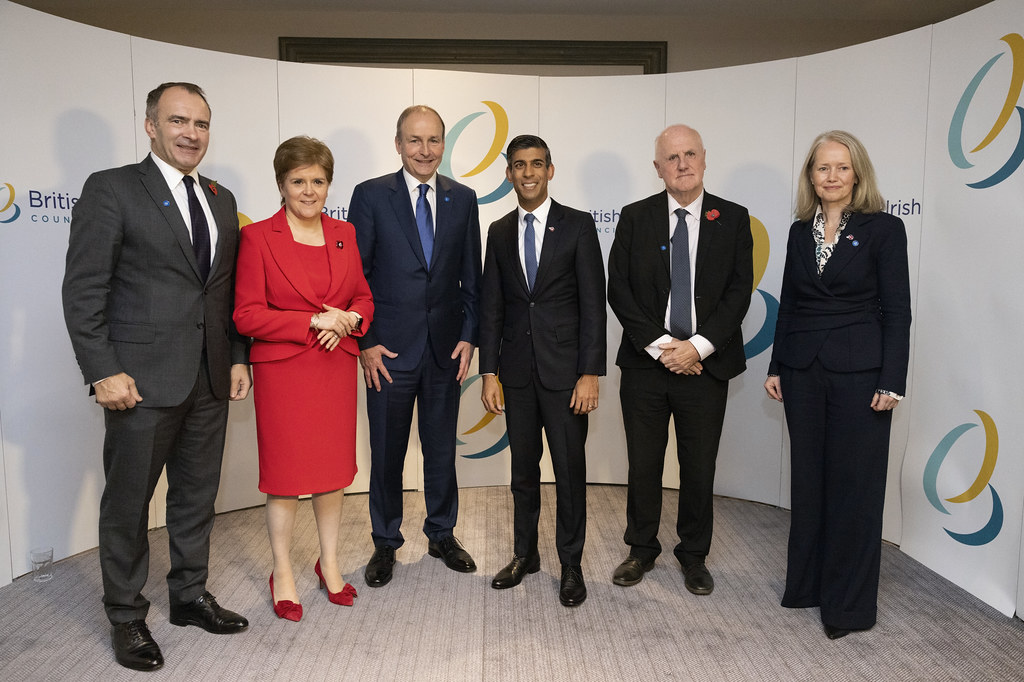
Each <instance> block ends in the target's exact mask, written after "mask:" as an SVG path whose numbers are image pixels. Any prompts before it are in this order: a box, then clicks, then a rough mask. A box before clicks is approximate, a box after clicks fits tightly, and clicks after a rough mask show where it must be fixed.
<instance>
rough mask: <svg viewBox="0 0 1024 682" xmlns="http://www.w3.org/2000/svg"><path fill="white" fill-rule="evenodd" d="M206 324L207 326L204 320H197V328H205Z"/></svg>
mask: <svg viewBox="0 0 1024 682" xmlns="http://www.w3.org/2000/svg"><path fill="white" fill-rule="evenodd" d="M205 326H206V325H205V324H203V323H202V322H196V329H202V328H203V327H205Z"/></svg>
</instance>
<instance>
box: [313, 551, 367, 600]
mask: <svg viewBox="0 0 1024 682" xmlns="http://www.w3.org/2000/svg"><path fill="white" fill-rule="evenodd" d="M313 572H314V573H316V577H317V578H320V587H321V588H322V589H325V590H327V598H328V599H330V600H331V603H332V604H340V605H341V606H352V600H353V599H355V598H356V597H358V596H359V595H358V594H356V588H354V587H352V586H351V585H349V584H348V583H345V587H343V588H341V592H331V591H330V590H329V589H328V588H327V581H326V580H324V574H323V573H322V572H321V571H320V560H319V559H317V560H316V566H314V567H313Z"/></svg>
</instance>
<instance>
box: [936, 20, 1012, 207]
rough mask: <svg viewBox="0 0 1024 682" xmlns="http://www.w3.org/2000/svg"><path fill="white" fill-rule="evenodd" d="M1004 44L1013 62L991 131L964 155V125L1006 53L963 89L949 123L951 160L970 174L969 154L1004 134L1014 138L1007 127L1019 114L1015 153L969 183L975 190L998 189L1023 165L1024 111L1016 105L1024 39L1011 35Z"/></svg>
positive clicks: (982, 70)
mask: <svg viewBox="0 0 1024 682" xmlns="http://www.w3.org/2000/svg"><path fill="white" fill-rule="evenodd" d="M1001 40H1002V41H1003V42H1005V43H1006V44H1007V45H1008V46H1009V47H1010V55H1011V59H1012V60H1013V61H1012V64H1011V68H1010V82H1009V83H1008V85H1007V89H1006V100H1005V102H1004V103H1003V106H1002V108H1001V109H1000V111H999V114H998V115H997V116H996V118H995V121H994V122H993V123H992V128H991V129H990V130H989V131H988V133H987V134H986V135H985V137H984V138H983V139H982V140H981V142H979V143H978V144H977V145H976V146H975V147H974V148H973V149H971V150H970V152H965V151H964V121H965V120H966V119H967V114H968V111H969V110H970V108H971V103H972V102H973V101H974V97H975V95H976V94H977V92H978V89H979V88H980V87H981V84H982V82H984V80H985V78H986V76H988V73H989V71H991V69H992V67H993V66H995V64H996V62H998V61H999V60H1000V59H1001V58H1002V57H1003V55H1005V54H1006V53H1005V52H1000V53H999V54H997V55H995V56H994V57H992V58H991V59H989V60H988V61H987V62H985V64H983V65H982V67H981V68H980V69H978V73H976V74H975V75H974V78H972V79H971V82H970V83H968V84H967V87H966V89H964V93H963V95H961V96H960V101H959V102H957V105H956V109H955V110H954V111H953V118H952V120H950V122H949V135H948V138H947V147H948V148H949V158H950V160H951V161H952V162H953V165H955V166H956V167H957V168H962V169H964V170H967V169H970V168H973V167H974V164H973V163H971V161H970V160H968V158H967V155H968V153H969V154H972V155H973V154H975V153H977V152H980V151H981V150H983V149H985V147H987V146H988V145H989V144H991V143H992V142H993V141H994V140H995V139H996V138H998V137H1000V135H1002V134H1003V133H1006V134H1008V135H1012V127H1011V128H1010V129H1007V127H1006V124H1007V123H1009V122H1010V119H1011V118H1012V117H1013V114H1014V113H1016V114H1017V120H1018V125H1017V126H1016V128H1017V141H1016V143H1015V144H1014V146H1013V149H1012V150H1011V151H1010V152H1009V154H1008V157H1007V159H1006V160H1005V162H1002V165H1001V166H1000V167H999V168H998V169H996V170H995V171H994V172H992V173H991V174H990V175H989V176H988V177H986V178H984V179H982V180H977V181H975V182H968V183H966V184H967V186H968V187H971V188H973V189H986V188H988V187H994V186H995V185H998V184H999V183H1001V182H1002V181H1004V180H1006V179H1007V178H1008V177H1010V176H1011V175H1013V174H1014V173H1015V172H1016V171H1017V169H1018V168H1020V165H1021V163H1022V162H1024V108H1021V107H1020V106H1019V105H1018V104H1017V103H1018V102H1019V101H1020V95H1021V86H1022V85H1024V38H1022V37H1021V35H1020V34H1019V33H1008V34H1006V35H1005V36H1003V37H1002V38H1001Z"/></svg>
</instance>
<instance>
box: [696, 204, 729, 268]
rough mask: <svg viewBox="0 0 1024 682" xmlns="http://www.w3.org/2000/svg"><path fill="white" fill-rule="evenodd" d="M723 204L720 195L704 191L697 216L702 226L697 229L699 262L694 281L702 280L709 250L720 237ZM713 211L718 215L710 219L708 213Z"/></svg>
mask: <svg viewBox="0 0 1024 682" xmlns="http://www.w3.org/2000/svg"><path fill="white" fill-rule="evenodd" d="M720 206H721V204H719V203H718V197H716V196H715V195H714V194H709V193H708V192H704V201H703V202H702V203H701V214H700V215H699V216H697V221H698V225H700V227H699V228H698V230H697V263H696V267H695V269H694V271H693V281H694V283H696V282H698V281H700V276H701V273H702V272H703V270H704V263H705V261H707V260H708V252H709V251H710V250H711V245H712V244H713V243H714V241H715V239H717V238H718V230H720V229H721V228H722V224H721V223H720V222H719V220H720V219H721V215H722V211H721V209H720ZM711 211H717V212H718V217H717V218H715V219H714V220H710V219H708V214H709V213H711Z"/></svg>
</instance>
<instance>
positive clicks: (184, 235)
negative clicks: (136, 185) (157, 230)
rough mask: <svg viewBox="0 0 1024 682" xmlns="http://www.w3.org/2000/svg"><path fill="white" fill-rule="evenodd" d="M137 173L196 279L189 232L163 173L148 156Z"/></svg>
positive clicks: (197, 274) (194, 260)
mask: <svg viewBox="0 0 1024 682" xmlns="http://www.w3.org/2000/svg"><path fill="white" fill-rule="evenodd" d="M139 173H140V175H141V178H142V184H143V186H144V187H145V188H146V191H147V192H148V193H149V196H150V197H151V198H152V199H153V204H154V206H155V207H156V210H157V211H158V212H159V213H160V215H162V216H163V217H164V220H166V221H167V226H168V227H169V228H170V230H171V233H172V234H173V235H174V238H175V239H177V240H178V246H179V248H181V253H182V255H183V256H184V257H185V260H187V261H188V263H189V265H190V266H191V267H192V270H193V272H195V274H196V277H200V275H199V265H198V263H197V262H196V254H195V251H193V250H192V235H191V232H190V231H189V228H188V226H187V225H186V224H185V220H184V219H183V218H182V216H181V211H179V210H178V203H177V202H176V201H175V200H174V195H173V194H171V190H170V188H169V187H168V186H167V181H166V180H165V179H164V176H163V173H161V172H160V169H159V168H157V166H156V163H155V162H154V161H153V159H152V158H150V157H148V156H147V157H146V158H145V159H144V160H143V161H142V162H141V163H140V164H139Z"/></svg>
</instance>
